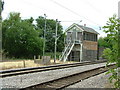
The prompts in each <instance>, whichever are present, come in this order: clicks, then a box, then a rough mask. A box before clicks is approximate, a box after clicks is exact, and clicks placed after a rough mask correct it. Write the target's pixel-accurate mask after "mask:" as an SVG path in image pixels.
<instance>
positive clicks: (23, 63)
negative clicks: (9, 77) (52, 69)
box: [0, 60, 73, 70]
mask: <svg viewBox="0 0 120 90" xmlns="http://www.w3.org/2000/svg"><path fill="white" fill-rule="evenodd" d="M53 62H54V60H50V63H51V64H53ZM65 63H73V62H60V61H58V60H56V64H65ZM51 64H50V65H51ZM38 66H46V65H43V64H37V63H34V60H13V61H6V62H0V70H6V69H16V68H25V67H38Z"/></svg>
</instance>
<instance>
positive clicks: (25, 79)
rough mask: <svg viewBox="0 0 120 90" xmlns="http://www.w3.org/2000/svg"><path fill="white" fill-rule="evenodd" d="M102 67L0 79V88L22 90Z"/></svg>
mask: <svg viewBox="0 0 120 90" xmlns="http://www.w3.org/2000/svg"><path fill="white" fill-rule="evenodd" d="M104 65H106V63H101V64H93V65H85V66H78V67H72V68H65V69H59V70H51V71H44V72H37V73H31V74H24V75H18V76H11V77H6V78H0V81H2V88H23V87H28V86H31V85H35V84H39V83H43V82H46V81H50V80H53V79H57V78H60V77H64V76H68V75H71V74H74V73H78V72H83V71H86V70H89V69H93V68H96V67H100V66H104Z"/></svg>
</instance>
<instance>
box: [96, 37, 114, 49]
mask: <svg viewBox="0 0 120 90" xmlns="http://www.w3.org/2000/svg"><path fill="white" fill-rule="evenodd" d="M98 45H99V47H105V48H112V41H111V40H110V39H109V38H108V37H100V38H99V39H98Z"/></svg>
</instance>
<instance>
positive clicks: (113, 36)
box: [103, 15, 120, 88]
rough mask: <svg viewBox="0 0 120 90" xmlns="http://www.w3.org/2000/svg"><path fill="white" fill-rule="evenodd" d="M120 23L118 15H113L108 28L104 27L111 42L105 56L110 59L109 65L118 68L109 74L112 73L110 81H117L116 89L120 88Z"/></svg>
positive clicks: (107, 25) (107, 24)
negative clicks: (119, 49) (111, 64)
mask: <svg viewBox="0 0 120 90" xmlns="http://www.w3.org/2000/svg"><path fill="white" fill-rule="evenodd" d="M119 22H120V21H119V19H118V18H117V17H116V15H113V17H111V18H109V21H107V23H106V26H104V27H103V28H104V32H105V33H107V39H108V40H109V41H111V47H110V48H107V49H105V50H104V56H105V57H106V58H107V59H108V63H113V62H115V63H116V67H115V68H114V69H110V70H109V72H108V73H112V76H111V77H110V78H109V79H110V81H112V80H113V79H115V81H116V82H115V83H114V85H115V87H117V88H120V77H119V75H118V73H120V71H117V70H116V69H118V67H120V60H119V59H118V58H119V57H120V56H119V53H118V48H119V47H120V45H119V44H118V43H119V41H118V40H119V38H118V37H119V34H118V31H120V29H119V27H120V25H119V24H118V23H119Z"/></svg>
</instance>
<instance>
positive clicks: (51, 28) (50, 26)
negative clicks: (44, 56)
mask: <svg viewBox="0 0 120 90" xmlns="http://www.w3.org/2000/svg"><path fill="white" fill-rule="evenodd" d="M36 22H37V25H36V28H37V30H38V31H39V32H40V37H43V33H44V25H45V19H44V17H42V16H39V17H38V18H37V19H36ZM46 22H47V25H46V33H45V37H46V48H45V51H47V52H53V51H54V42H55V38H54V37H53V36H54V35H55V28H56V26H55V25H56V21H55V20H53V19H46ZM57 33H58V36H60V38H59V39H58V42H57V51H59V52H61V51H62V50H63V48H64V36H65V35H64V33H63V31H62V26H61V25H60V23H59V24H58V32H57Z"/></svg>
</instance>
